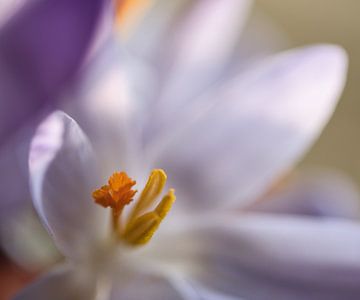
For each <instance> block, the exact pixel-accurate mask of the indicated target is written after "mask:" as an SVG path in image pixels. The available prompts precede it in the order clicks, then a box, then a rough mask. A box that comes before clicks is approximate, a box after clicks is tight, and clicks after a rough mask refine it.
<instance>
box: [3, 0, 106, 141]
mask: <svg viewBox="0 0 360 300" xmlns="http://www.w3.org/2000/svg"><path fill="white" fill-rule="evenodd" d="M108 1H109V0H61V1H59V0H38V1H30V2H28V3H27V5H25V6H24V7H23V8H22V9H21V10H20V11H19V12H18V13H17V14H16V15H15V16H14V17H13V18H12V19H11V20H10V21H9V22H8V23H7V24H6V25H5V26H4V27H3V28H2V29H1V31H0V144H1V143H2V142H3V141H4V139H6V138H7V137H9V136H10V135H11V134H12V133H14V131H15V130H17V129H18V128H19V127H20V126H21V125H23V124H24V122H25V121H26V120H27V119H29V118H30V117H31V116H32V115H33V114H35V113H37V112H38V111H39V110H40V109H41V108H42V107H43V106H44V105H48V104H53V103H54V102H55V101H56V100H57V98H58V97H59V94H60V93H61V92H62V91H63V89H64V88H66V87H67V86H69V85H70V84H71V83H72V81H73V80H74V78H75V75H76V73H77V71H78V70H79V67H80V65H81V63H82V61H83V58H84V57H85V55H86V52H87V49H88V47H89V44H90V42H91V40H92V37H93V35H94V33H95V29H96V28H97V27H96V25H97V23H98V21H99V18H100V16H101V11H102V8H103V6H104V5H105V4H106V3H107V2H108Z"/></svg>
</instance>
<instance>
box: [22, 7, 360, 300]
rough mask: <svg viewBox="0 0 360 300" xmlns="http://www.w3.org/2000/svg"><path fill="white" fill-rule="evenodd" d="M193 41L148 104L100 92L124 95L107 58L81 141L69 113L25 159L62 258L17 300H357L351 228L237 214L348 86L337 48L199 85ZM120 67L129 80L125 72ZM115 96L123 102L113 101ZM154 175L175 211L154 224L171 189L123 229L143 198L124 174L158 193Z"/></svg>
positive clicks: (41, 131) (48, 124)
mask: <svg viewBox="0 0 360 300" xmlns="http://www.w3.org/2000/svg"><path fill="white" fill-rule="evenodd" d="M217 3H219V2H217ZM222 3H223V2H222ZM225 19H226V18H225ZM195 20H196V18H195ZM195 28H198V27H195ZM200 36H201V35H200ZM185 37H186V35H185ZM208 38H210V39H211V36H209V37H208ZM216 38H218V37H216ZM214 39H215V37H214ZM205 40H206V39H205ZM195 41H197V40H196V39H195ZM200 41H201V42H200V43H199V44H198V43H187V44H186V47H185V46H183V47H185V48H187V47H189V48H187V49H186V51H185V50H184V52H183V51H179V53H180V54H179V55H180V56H181V57H183V58H184V59H182V60H179V62H181V63H179V65H176V62H177V61H178V60H177V59H174V60H171V61H172V63H171V64H170V65H171V68H170V67H167V68H165V69H166V72H169V73H165V74H168V75H169V76H163V77H159V78H158V79H159V82H160V84H159V85H158V86H159V89H160V90H158V89H156V90H155V91H153V93H149V94H147V93H145V95H148V96H149V95H150V96H149V97H148V98H147V97H139V95H141V93H133V94H132V95H133V97H132V98H131V97H129V96H127V95H126V94H117V93H116V94H115V95H113V94H111V95H110V97H109V98H106V97H108V96H109V94H107V93H104V94H101V91H105V92H108V91H109V90H108V87H109V86H111V84H112V83H113V82H115V83H117V85H115V86H121V91H122V92H124V91H125V89H124V87H126V82H125V81H120V80H121V77H120V76H119V77H117V76H114V69H115V70H117V69H116V68H117V67H118V65H117V64H116V62H117V61H116V60H114V56H113V55H110V63H111V65H110V70H107V71H108V73H107V72H105V74H106V75H108V76H104V73H101V74H100V75H99V74H97V75H98V76H100V77H97V78H95V80H94V81H92V84H91V85H90V87H91V88H90V89H89V90H87V92H88V94H87V96H89V97H86V98H87V100H90V101H89V102H86V103H87V104H88V105H86V106H84V107H82V109H81V110H79V112H78V118H77V119H78V120H79V122H80V123H81V124H82V125H83V126H84V128H86V132H87V133H88V134H89V139H88V138H87V137H86V135H85V134H84V132H83V131H82V129H81V128H80V126H79V125H78V124H77V123H76V122H75V121H74V120H73V119H71V118H70V117H69V116H68V115H66V114H64V113H63V112H55V113H53V114H52V115H50V116H49V117H48V118H47V119H46V120H45V121H44V122H43V123H42V124H41V125H40V126H39V128H38V130H37V132H36V134H35V136H34V138H33V141H32V147H31V151H30V179H31V187H32V192H33V197H34V204H35V207H36V209H37V211H38V213H39V216H40V218H41V219H42V221H43V223H44V224H45V226H46V227H47V229H48V231H49V232H50V234H51V235H52V237H53V239H54V241H55V243H56V245H57V247H58V248H59V250H60V251H62V253H63V254H64V255H65V256H66V257H67V261H66V263H65V264H63V265H62V266H59V267H58V268H56V269H54V270H53V271H52V272H50V273H49V274H48V275H45V276H44V277H43V278H41V279H40V280H39V281H38V282H35V283H34V284H33V285H31V286H30V287H29V288H28V289H26V290H24V291H23V292H22V293H21V294H19V296H18V297H17V299H29V298H33V299H42V298H43V299H48V298H54V297H55V298H56V297H59V298H60V299H62V298H64V297H65V298H66V297H67V298H70V299H77V298H78V299H89V298H95V297H96V298H102V297H103V298H105V299H106V298H110V299H119V298H120V299H143V298H146V299H199V298H203V299H234V298H235V299H237V298H243V297H245V298H251V299H266V298H268V297H269V295H271V298H286V299H311V298H313V299H321V298H324V299H325V298H326V299H328V298H331V297H332V298H335V299H343V298H346V299H349V298H350V299H351V298H352V297H354V295H355V298H356V297H357V294H358V284H357V281H358V280H357V276H358V267H357V265H358V260H359V256H358V254H357V249H358V244H359V240H358V238H357V235H356V232H357V231H358V224H357V223H355V222H353V221H348V220H339V219H334V220H333V219H325V220H319V219H318V218H306V217H299V216H296V215H294V216H290V215H274V214H272V213H271V214H270V213H258V212H256V213H255V212H247V211H246V210H245V207H247V206H248V205H249V203H253V202H254V201H256V200H257V199H258V198H259V196H261V195H263V194H264V192H266V191H267V190H268V189H269V187H270V186H272V185H273V183H274V181H276V180H277V179H278V178H279V176H281V175H283V174H284V173H286V172H287V171H288V170H289V169H291V168H292V166H293V165H294V164H295V163H296V161H297V160H298V159H299V158H300V157H301V155H302V154H303V153H304V151H305V150H306V149H307V148H308V147H309V146H310V145H311V144H312V142H313V141H314V140H315V139H316V137H317V135H318V134H319V133H320V131H321V129H322V127H323V126H324V125H325V123H326V121H327V120H328V118H329V117H330V115H331V113H332V111H333V109H334V107H335V105H336V102H337V99H338V97H339V94H340V92H341V90H342V87H343V84H344V78H345V74H346V55H345V54H344V51H343V50H342V49H341V48H339V47H337V46H332V45H318V46H314V47H307V48H302V49H295V50H290V51H288V52H283V53H280V54H277V55H274V56H271V57H269V58H267V59H266V60H264V61H262V62H259V63H257V64H255V65H254V66H252V67H251V68H249V69H247V70H246V71H245V72H242V73H239V74H236V76H234V77H232V78H231V79H227V80H225V79H224V78H227V76H216V75H214V74H215V73H216V74H218V73H217V72H214V73H212V72H211V74H210V75H211V76H210V77H211V78H205V79H204V77H201V80H200V83H199V86H198V85H197V83H198V81H197V80H196V79H197V76H194V75H193V74H202V72H201V70H203V69H202V67H207V64H208V63H209V61H212V60H211V59H208V58H207V59H205V60H204V61H205V62H206V63H205V65H202V64H201V62H202V60H201V59H200V58H202V57H201V55H200V56H198V57H197V58H198V59H191V60H189V61H188V60H187V59H185V58H186V57H188V58H194V57H196V56H193V55H192V54H194V53H200V54H201V53H205V54H208V52H206V51H195V52H193V51H192V49H191V48H192V46H193V45H194V46H196V49H198V48H197V47H200V46H202V45H204V46H205V48H204V49H207V45H209V42H211V40H210V41H208V40H206V43H204V44H203V43H202V41H203V40H200ZM211 44H212V43H210V45H211ZM175 49H179V48H177V47H176V48H175ZM180 49H181V48H180ZM111 50H113V49H111ZM184 53H187V54H189V55H188V56H186V55H185V56H184ZM190 54H191V55H190ZM217 54H218V52H216V55H217ZM216 55H215V57H217V56H216ZM175 57H176V56H175ZM199 59H200V60H199ZM184 61H185V62H184ZM215 61H217V60H215ZM219 61H221V60H219ZM190 62H191V63H190ZM198 62H200V64H197V63H198ZM173 63H175V67H174V65H173ZM120 65H122V66H124V65H123V61H121V62H120ZM222 65H223V63H220V64H219V66H218V67H216V68H215V67H214V69H216V70H218V68H219V69H222ZM141 67H143V66H142V65H141ZM159 69H161V68H160V67H159ZM214 69H213V68H211V70H214ZM120 70H121V73H122V76H123V78H124V77H125V79H126V80H129V81H130V82H131V77H130V75H131V74H130V75H129V74H128V73H126V72H127V71H128V69H127V68H126V67H123V68H121V69H120ZM133 70H134V69H131V71H133ZM142 70H143V71H145V73H146V71H147V70H144V69H142ZM205 70H207V71H208V69H207V68H206V69H205ZM150 71H151V70H150ZM160 71H163V70H162V69H161V70H160ZM203 71H204V70H203ZM207 71H206V72H207ZM220 73H221V72H220ZM136 74H137V75H139V74H140V73H136ZM141 74H144V73H141ZM150 74H153V73H150ZM179 74H180V75H179ZM115 75H119V73H115ZM144 75H146V74H144ZM150 77H151V76H150ZM230 77H231V76H230ZM136 78H137V79H138V80H139V78H142V77H139V76H137V77H136ZM215 78H216V79H215ZM109 79H115V81H109ZM220 79H222V80H220ZM116 80H118V81H116ZM203 80H204V81H203ZM215 83H216V84H215ZM188 85H189V87H191V89H190V90H188V89H186V90H185V92H186V94H182V91H183V88H180V87H184V86H185V87H187V86H188ZM154 86H155V87H156V85H151V87H152V88H154ZM138 87H139V86H138ZM141 87H142V88H144V89H142V90H140V91H151V89H146V88H148V86H145V87H144V86H141ZM101 88H102V89H101ZM203 90H206V91H205V92H203ZM96 91H97V92H98V93H95V92H96ZM99 91H100V92H99ZM137 91H138V92H139V90H137ZM91 95H92V97H90V96H91ZM99 95H103V96H104V97H99ZM142 95H144V94H142ZM154 95H157V96H158V97H155V96H154ZM112 96H115V97H116V99H115V100H117V101H115V102H111V105H107V103H106V102H104V99H105V100H109V99H110V100H112V98H111V97H112ZM151 96H154V97H151ZM94 97H95V98H97V99H98V101H93V100H94ZM90 103H93V105H89V104H90ZM94 103H95V105H94ZM116 105H119V106H120V107H121V108H122V109H119V107H118V106H116ZM92 146H93V147H94V148H93V147H92ZM158 168H162V169H164V170H165V171H166V173H167V174H168V181H169V186H170V187H174V188H175V190H176V196H177V201H176V203H175V204H174V207H173V209H172V210H171V212H170V214H169V215H168V216H167V217H166V218H162V219H161V221H162V224H161V225H160V227H159V226H158V225H159V220H158V219H157V218H159V217H161V216H162V215H163V213H164V212H167V211H168V209H166V210H164V211H163V210H162V209H161V207H162V205H161V203H162V204H166V205H165V206H167V207H170V204H171V203H172V202H173V196H172V193H171V190H170V191H169V193H168V194H167V195H165V196H164V198H163V200H161V201H160V207H159V202H157V203H154V201H155V198H156V197H150V198H149V199H151V201H150V203H152V204H155V205H156V204H158V205H157V207H156V208H153V209H152V210H151V209H146V210H145V216H146V217H142V216H144V214H140V215H137V214H136V215H137V216H136V218H135V219H134V223H133V222H128V223H124V222H122V221H124V218H125V219H126V220H130V221H131V220H132V211H136V210H137V209H136V207H137V205H136V203H143V201H141V199H144V198H143V197H142V195H140V198H138V199H137V200H134V201H138V202H135V203H134V201H131V200H132V199H133V196H134V190H133V189H132V188H133V186H134V180H133V179H132V178H134V179H135V180H136V181H137V182H139V184H138V185H137V186H140V187H142V186H145V188H144V189H143V193H145V194H147V192H146V191H147V190H153V189H147V186H148V187H149V186H150V187H159V186H160V187H161V186H163V185H164V178H165V176H164V173H163V171H161V170H160V169H158ZM154 169H155V170H154ZM151 170H154V171H153V172H152V173H151ZM118 171H126V174H125V173H121V172H118ZM114 172H115V173H114ZM149 173H151V174H152V175H151V176H150V178H149V180H148V182H149V185H146V184H145V181H146V178H147V177H148V175H149ZM112 174H113V175H112ZM128 174H129V175H131V178H130V177H129V176H128ZM154 174H155V175H154ZM152 176H156V177H157V178H163V179H158V180H155V181H153V180H152V178H153V177H152ZM155 190H161V189H158V188H155ZM156 195H158V193H156ZM92 196H93V197H94V200H95V201H94V200H92V199H91V198H92ZM145 198H147V197H145ZM164 199H170V200H171V201H170V200H164ZM163 201H164V202H163ZM145 202H146V201H145ZM98 204H100V205H102V206H104V207H101V206H99V205H98ZM119 205H120V206H119ZM133 205H135V209H134V210H131V206H133ZM105 207H106V209H105ZM109 207H110V208H111V210H112V212H113V214H110V215H109V214H107V210H109ZM128 208H130V211H129V210H128ZM234 208H235V209H234ZM146 212H148V213H150V214H149V215H147V214H146ZM154 214H155V216H154ZM156 214H157V215H156ZM109 216H110V217H109ZM148 216H149V217H148ZM126 217H127V218H126ZM135 220H138V221H137V222H138V223H137V224H136V226H133V225H134V224H135V223H136V222H135ZM110 221H112V222H110ZM153 222H154V223H156V222H158V223H156V224H155V227H156V228H155V229H156V231H155V230H152V228H153V227H152V224H153ZM109 223H111V224H112V226H108V225H109ZM121 226H123V227H122V229H121ZM158 227H159V228H158ZM119 228H120V230H119ZM128 229H129V230H128ZM147 229H149V231H147ZM150 229H151V230H150ZM148 232H150V233H151V234H150V235H148V234H147V233H148ZM135 233H136V234H135ZM114 235H115V238H114ZM139 241H142V242H145V243H146V244H145V245H144V246H141V244H142V243H138V242H139Z"/></svg>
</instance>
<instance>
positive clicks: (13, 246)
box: [0, 199, 60, 272]
mask: <svg viewBox="0 0 360 300" xmlns="http://www.w3.org/2000/svg"><path fill="white" fill-rule="evenodd" d="M28 204H29V205H28V206H30V204H31V202H30V199H29V203H28ZM26 208H27V209H25V208H24V209H22V210H21V211H19V212H18V213H17V214H15V215H13V216H12V217H11V218H7V220H6V221H7V222H4V223H5V224H1V226H0V242H1V248H2V250H3V251H4V252H6V254H7V255H8V257H10V258H11V259H12V261H14V262H16V264H17V265H19V266H21V267H22V268H23V269H24V270H27V271H31V272H38V271H39V270H44V269H45V268H46V267H49V266H51V265H53V264H54V263H55V262H57V261H58V260H59V258H60V255H59V253H58V252H57V250H56V248H55V246H54V244H53V243H52V241H51V238H50V237H49V235H48V233H47V232H46V230H45V229H44V227H43V226H42V224H41V223H40V222H39V218H38V216H37V215H36V213H35V212H34V210H33V209H32V207H26Z"/></svg>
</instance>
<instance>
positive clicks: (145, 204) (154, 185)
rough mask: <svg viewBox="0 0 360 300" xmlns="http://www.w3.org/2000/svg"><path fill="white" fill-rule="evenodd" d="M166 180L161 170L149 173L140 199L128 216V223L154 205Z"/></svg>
mask: <svg viewBox="0 0 360 300" xmlns="http://www.w3.org/2000/svg"><path fill="white" fill-rule="evenodd" d="M166 179H167V176H166V174H165V172H164V171H163V170H161V169H155V170H153V171H152V172H151V174H150V176H149V179H148V181H147V183H146V185H145V188H144V189H143V191H142V192H141V195H140V198H139V200H138V201H137V203H136V205H135V207H134V209H133V211H132V212H131V214H130V218H129V222H131V221H132V220H134V218H136V217H137V216H139V215H140V214H141V213H143V212H144V211H145V210H146V209H148V208H149V207H150V206H151V205H152V204H154V202H155V201H156V198H157V197H158V196H159V195H160V193H161V192H162V190H163V188H164V186H165V184H166Z"/></svg>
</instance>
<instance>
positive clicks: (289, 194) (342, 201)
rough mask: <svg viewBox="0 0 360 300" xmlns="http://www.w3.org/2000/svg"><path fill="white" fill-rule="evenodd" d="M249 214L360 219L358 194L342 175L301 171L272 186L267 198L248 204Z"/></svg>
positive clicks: (355, 187) (352, 184) (355, 188)
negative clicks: (260, 212) (268, 213)
mask: <svg viewBox="0 0 360 300" xmlns="http://www.w3.org/2000/svg"><path fill="white" fill-rule="evenodd" d="M248 209H249V210H251V211H262V212H271V213H281V214H297V215H309V216H318V217H323V218H326V217H332V218H349V219H359V218H360V193H359V190H358V188H357V186H356V185H355V183H354V182H352V181H351V179H350V178H348V177H347V176H345V175H344V174H341V173H338V172H335V171H329V170H321V169H319V170H304V171H302V172H299V173H295V174H294V175H293V176H290V178H289V179H288V180H285V181H284V182H280V183H279V184H278V186H276V185H275V187H274V190H273V191H271V192H270V194H269V195H265V196H264V197H263V198H262V199H260V200H259V201H258V202H257V203H254V204H253V205H250V207H249V208H248Z"/></svg>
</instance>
